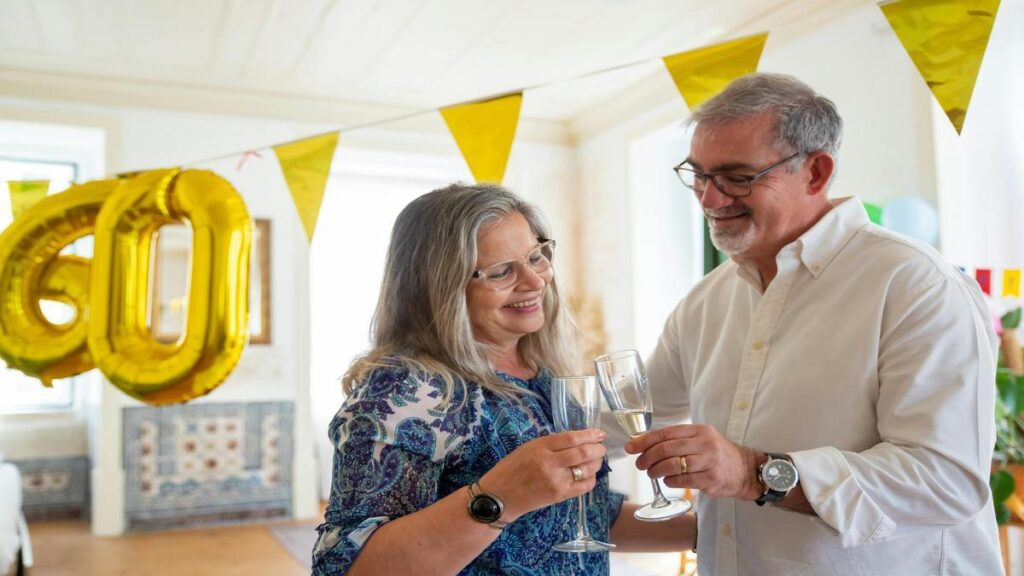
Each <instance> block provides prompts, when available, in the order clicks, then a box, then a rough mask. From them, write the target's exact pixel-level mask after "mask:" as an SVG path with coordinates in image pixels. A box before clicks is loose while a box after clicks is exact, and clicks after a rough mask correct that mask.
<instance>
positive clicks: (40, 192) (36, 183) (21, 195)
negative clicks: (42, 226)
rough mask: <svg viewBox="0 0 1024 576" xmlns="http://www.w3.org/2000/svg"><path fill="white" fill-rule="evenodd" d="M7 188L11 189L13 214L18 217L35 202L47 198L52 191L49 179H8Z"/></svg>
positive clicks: (13, 216)
mask: <svg viewBox="0 0 1024 576" xmlns="http://www.w3.org/2000/svg"><path fill="white" fill-rule="evenodd" d="M7 188H8V189H9V190H10V191H11V216H12V218H17V217H18V216H21V213H22V212H24V211H25V210H28V209H29V208H31V207H32V205H33V204H35V203H36V202H39V201H40V200H42V199H43V198H46V193H47V192H49V191H50V181H49V180H8V181H7Z"/></svg>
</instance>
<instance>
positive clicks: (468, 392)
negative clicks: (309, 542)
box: [313, 367, 623, 575]
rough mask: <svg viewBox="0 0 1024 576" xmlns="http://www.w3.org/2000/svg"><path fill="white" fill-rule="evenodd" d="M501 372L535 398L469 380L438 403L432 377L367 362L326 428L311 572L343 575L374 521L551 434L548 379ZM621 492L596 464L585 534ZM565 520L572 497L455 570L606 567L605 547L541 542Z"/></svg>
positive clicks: (613, 508) (565, 532) (566, 529)
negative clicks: (325, 494) (329, 471)
mask: <svg viewBox="0 0 1024 576" xmlns="http://www.w3.org/2000/svg"><path fill="white" fill-rule="evenodd" d="M501 377H502V378H503V379H504V380H506V381H507V382H510V383H513V384H515V385H517V386H521V387H522V388H526V389H528V390H531V391H533V392H535V393H536V394H537V396H533V395H524V396H522V401H521V402H520V403H517V402H514V401H510V400H506V399H503V398H501V397H498V396H495V395H494V394H492V393H491V392H489V391H487V390H484V389H483V388H481V387H480V386H479V385H477V384H475V383H472V382H471V383H469V384H468V385H467V386H466V387H465V390H464V391H463V390H457V391H456V393H454V394H453V396H452V399H451V401H450V402H449V404H448V405H447V406H446V407H444V408H439V407H438V403H439V401H440V398H441V396H442V392H443V390H444V386H445V385H444V381H443V380H442V379H441V378H440V377H439V376H436V375H429V374H425V373H419V374H416V373H412V372H410V371H409V370H408V369H406V368H397V367H396V368H387V369H378V370H376V371H375V372H374V373H373V374H372V375H371V376H370V377H369V378H368V379H367V381H366V382H364V383H363V385H361V386H359V387H358V388H357V389H356V390H355V391H354V392H353V393H352V395H351V396H350V397H349V398H348V399H347V400H346V401H345V403H344V404H343V405H342V407H341V410H339V411H338V414H337V415H336V416H335V417H334V420H333V421H332V422H331V426H330V436H331V440H332V441H333V442H334V445H335V446H336V451H335V454H334V479H333V485H332V487H331V500H330V503H329V504H328V506H327V513H326V515H325V521H324V523H323V524H321V525H320V526H319V527H318V528H317V531H318V532H319V534H320V535H319V538H318V539H317V543H316V545H315V547H314V549H313V574H314V575H328V574H330V575H336V574H344V573H345V572H347V571H348V569H349V568H350V567H351V566H352V563H353V562H355V560H356V557H357V556H358V555H359V551H360V550H361V548H362V546H363V544H365V543H366V541H367V539H368V538H369V537H370V535H371V534H373V532H374V530H376V529H377V528H378V527H380V526H381V525H382V524H384V523H385V522H388V521H389V520H394V519H396V518H400V517H402V516H404V515H405V514H409V513H412V512H415V511H417V510H420V509H422V508H426V507H427V506H429V505H431V504H432V503H434V502H436V501H438V500H440V499H441V498H444V497H445V496H447V495H448V494H450V493H452V492H453V491H455V490H465V489H466V488H465V487H466V486H467V485H469V484H471V483H472V482H475V481H477V480H479V479H480V477H481V476H483V475H484V473H486V472H487V471H488V470H490V469H491V468H492V467H494V465H495V464H497V463H498V461H499V460H501V459H502V458H504V457H505V456H507V455H508V454H510V453H511V452H512V451H513V450H515V449H516V448H517V447H519V446H521V445H522V444H525V443H526V442H529V441H530V440H533V439H534V438H537V437H539V436H543V435H545V434H549V433H551V432H552V419H551V407H550V402H549V391H550V378H549V377H548V376H547V375H546V374H544V373H543V372H542V373H541V374H540V375H539V376H538V377H536V378H533V379H531V380H520V379H518V378H513V377H511V376H507V375H504V374H502V375H501ZM458 388H461V387H457V389H458ZM622 500H623V497H622V495H620V494H616V493H613V492H610V491H609V490H608V468H607V465H605V467H604V468H603V469H602V470H601V472H600V473H599V474H598V483H597V487H596V488H595V489H594V491H593V492H592V493H591V495H590V501H589V506H588V513H587V521H588V524H589V527H590V531H591V534H592V535H593V536H594V537H595V538H597V539H599V540H604V541H607V540H608V531H609V529H610V526H611V524H612V522H613V521H614V520H615V517H616V516H617V515H618V513H619V507H620V506H621V505H622ZM575 525H576V506H575V499H573V500H569V501H566V502H562V503H559V504H555V505H553V506H549V507H547V508H542V509H540V510H535V511H533V512H530V513H528V514H525V515H523V516H522V517H520V518H519V519H517V520H516V521H515V522H513V523H512V524H510V525H509V526H508V527H507V528H505V529H504V530H503V531H502V533H501V535H500V536H499V537H498V539H497V540H495V541H494V542H492V543H491V545H490V546H488V547H487V548H486V549H485V550H484V551H483V552H482V553H481V554H480V555H479V556H478V557H477V558H476V559H475V560H474V561H473V562H472V563H471V564H470V565H468V566H466V567H465V568H464V569H463V570H462V571H461V572H460V574H517V575H534V574H536V575H540V574H543V575H549V574H588V575H590V574H607V573H608V554H607V553H589V554H570V553H564V552H556V551H554V550H552V549H551V545H552V544H555V543H558V542H563V541H566V540H570V539H572V537H573V536H574V533H575ZM451 537H452V538H458V534H456V533H453V534H452V535H451Z"/></svg>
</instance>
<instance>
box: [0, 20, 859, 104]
mask: <svg viewBox="0 0 1024 576" xmlns="http://www.w3.org/2000/svg"><path fill="white" fill-rule="evenodd" d="M872 4H874V2H873V1H872V0H163V1H160V0H45V1H44V0H0V95H3V94H7V95H14V96H19V95H20V96H32V97H47V98H79V99H82V100H86V101H92V102H101V103H109V104H116V105H126V104H132V105H139V106H168V107H175V106H188V104H187V103H188V102H190V101H191V102H193V104H192V105H191V107H193V108H194V107H196V105H195V101H203V102H206V103H208V104H210V107H211V108H218V105H217V104H216V102H220V105H219V107H220V108H228V109H229V110H215V111H222V112H223V111H230V110H235V111H240V112H242V113H261V114H269V115H279V116H282V117H303V116H304V115H305V116H307V117H309V119H314V117H316V116H321V117H322V116H324V115H329V116H332V118H329V119H328V120H336V119H337V118H341V117H342V116H345V114H342V113H341V112H340V111H345V112H346V113H347V116H346V117H347V118H350V119H351V118H361V119H373V118H386V117H390V116H394V115H397V114H401V113H403V112H408V111H414V110H427V109H432V108H437V107H439V106H443V105H447V104H453V103H458V102H462V101H466V100H472V99H476V98H480V97H484V96H488V95H493V94H498V93H502V92H506V91H509V90H515V89H518V88H523V87H530V86H537V85H544V84H549V83H552V82H558V81H561V80H566V79H569V78H574V77H577V76H580V75H584V74H587V73H590V72H594V71H597V70H603V69H608V68H611V67H615V66H619V65H623V64H628V63H632V62H638V61H651V60H655V61H656V59H657V58H659V57H660V56H664V55H668V54H672V53H675V52H679V51H683V50H688V49H692V48H696V47H700V46H703V45H707V44H711V43H714V42H716V41H719V40H723V39H728V38H733V37H738V36H743V35H747V34H751V33H757V32H762V31H765V30H768V31H771V30H775V29H786V30H787V31H789V32H790V34H792V31H793V30H794V29H800V28H806V27H810V26H812V25H814V24H815V23H820V22H822V21H826V20H829V19H831V18H835V17H838V16H840V15H843V14H846V13H849V12H850V11H851V10H856V9H863V8H865V7H867V6H871V5H872ZM653 70H654V69H653V68H652V67H651V66H650V65H647V66H644V65H641V66H637V67H635V68H627V69H625V70H619V71H617V72H615V73H611V74H607V75H602V76H600V77H597V78H593V79H589V80H588V81H587V82H582V83H575V84H579V86H580V88H579V89H578V90H574V91H572V92H570V93H568V94H567V93H565V92H564V91H561V92H558V94H557V95H552V96H551V97H549V98H541V99H540V100H539V101H536V102H534V103H533V104H532V105H531V106H530V109H529V114H530V115H531V116H532V117H534V118H542V119H550V120H565V119H569V118H572V117H573V116H575V115H577V114H579V113H580V112H581V111H584V110H586V109H588V108H590V107H592V106H593V105H594V104H595V103H597V102H599V101H602V100H606V99H608V98H610V97H613V96H614V95H615V94H616V93H618V92H620V91H622V90H623V89H625V88H626V87H628V86H629V85H630V84H633V83H637V82H640V81H642V80H644V79H645V78H647V77H649V76H650V75H651V74H653V73H655V72H654V71H653ZM197 99H198V100H197ZM526 113H527V112H526V111H525V110H524V114H526Z"/></svg>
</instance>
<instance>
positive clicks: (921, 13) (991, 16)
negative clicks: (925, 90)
mask: <svg viewBox="0 0 1024 576" xmlns="http://www.w3.org/2000/svg"><path fill="white" fill-rule="evenodd" d="M879 7H880V8H881V9H882V12H883V13H884V14H885V18H886V19H887V20H889V25H890V26H892V29H893V31H894V32H896V36H897V37H899V39H900V42H901V43H902V44H903V47H904V48H906V50H907V54H909V55H910V59H911V60H913V61H914V65H915V66H917V69H918V71H919V72H921V76H923V77H924V81H925V82H927V83H928V87H929V88H931V90H932V94H934V95H935V99H936V100H938V101H939V105H940V106H942V109H943V110H945V111H946V116H948V117H949V120H950V121H951V122H952V123H953V126H954V127H955V128H956V131H957V133H958V134H959V133H960V131H961V130H962V129H963V126H964V118H966V117H967V107H968V106H969V105H970V103H971V94H972V93H973V92H974V82H975V80H977V78H978V70H979V69H980V68H981V59H982V57H983V56H984V55H985V47H986V46H988V38H989V36H990V35H991V34H992V24H993V23H994V22H995V19H996V11H997V10H998V9H999V0H893V1H890V2H883V3H882V4H880V5H879Z"/></svg>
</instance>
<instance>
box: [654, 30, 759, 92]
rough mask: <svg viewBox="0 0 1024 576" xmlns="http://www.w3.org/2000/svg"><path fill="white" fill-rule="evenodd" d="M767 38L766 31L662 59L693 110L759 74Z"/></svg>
mask: <svg viewBox="0 0 1024 576" xmlns="http://www.w3.org/2000/svg"><path fill="white" fill-rule="evenodd" d="M767 39H768V33H767V32H765V33H764V34H757V35H756V36H747V37H745V38H739V39H737V40H730V41H729V42H723V43H721V44H715V45H713V46H706V47H704V48H698V49H696V50H690V51H688V52H680V53H678V54H673V55H671V56H665V57H664V58H662V60H663V61H664V62H665V67H666V68H668V73H669V74H671V75H672V80H673V81H674V82H675V84H676V88H677V89H678V90H679V94H681V95H682V96H683V100H685V101H686V105H687V106H689V107H690V110H693V109H694V108H696V107H697V106H700V105H701V104H703V103H704V102H705V101H707V100H708V99H709V98H711V97H712V96H715V95H716V94H718V93H719V92H721V91H722V90H724V89H725V87H726V86H728V85H729V83H730V82H732V81H733V80H735V79H736V78H739V77H740V76H744V75H746V74H750V73H752V72H755V71H757V64H758V62H759V61H760V60H761V51H762V50H764V43H765V40H767Z"/></svg>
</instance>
